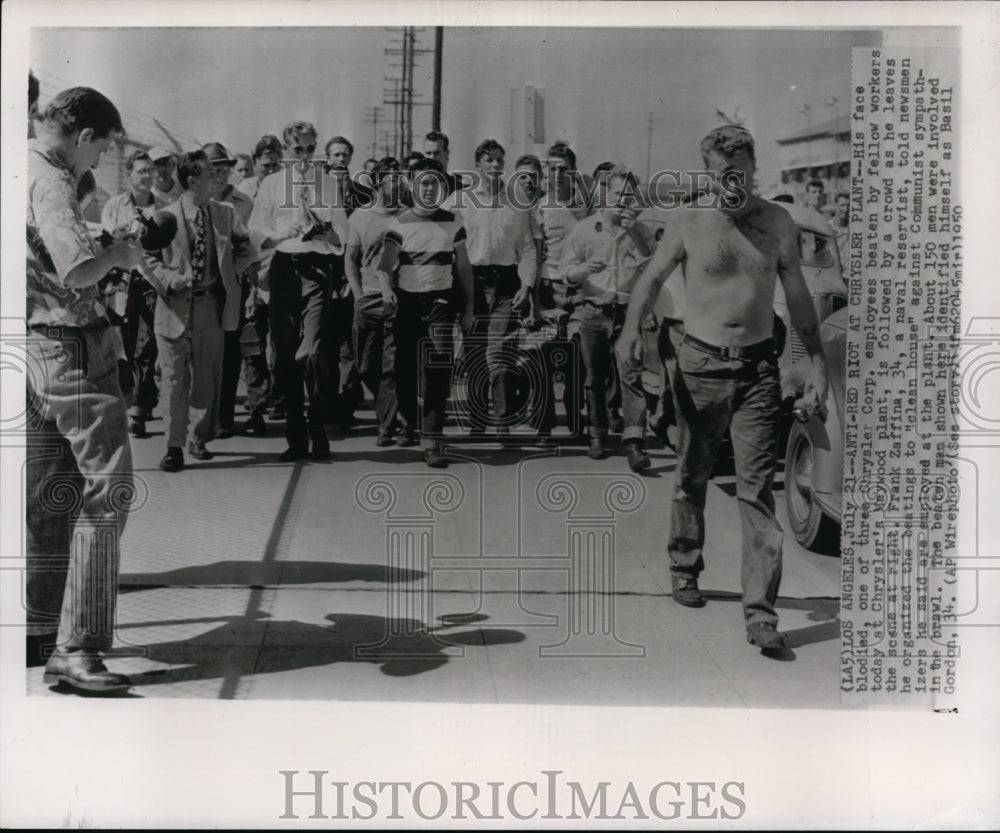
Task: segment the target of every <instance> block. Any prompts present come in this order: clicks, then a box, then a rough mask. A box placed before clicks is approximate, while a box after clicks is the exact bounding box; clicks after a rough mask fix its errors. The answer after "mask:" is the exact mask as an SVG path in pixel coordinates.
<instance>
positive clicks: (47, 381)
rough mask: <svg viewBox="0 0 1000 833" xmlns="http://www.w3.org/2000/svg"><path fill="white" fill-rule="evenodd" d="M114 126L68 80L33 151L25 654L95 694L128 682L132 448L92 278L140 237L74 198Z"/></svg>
mask: <svg viewBox="0 0 1000 833" xmlns="http://www.w3.org/2000/svg"><path fill="white" fill-rule="evenodd" d="M122 133H123V130H122V122H121V116H120V114H119V113H118V110H117V108H116V107H115V106H114V104H112V103H111V102H110V101H109V100H108V99H107V98H106V97H105V96H103V95H101V93H99V92H97V91H96V90H93V89H90V88H89V87H73V88H71V89H68V90H64V91H62V92H60V93H58V94H57V95H56V96H55V98H53V99H52V101H51V102H50V103H49V105H48V106H47V107H46V109H45V112H44V113H43V114H42V116H41V118H40V119H39V121H38V133H37V139H35V140H34V141H32V142H31V143H30V144H29V151H28V209H27V241H28V257H27V265H26V270H27V271H26V288H27V305H26V312H27V335H26V343H25V350H26V353H27V358H28V361H29V365H28V367H29V369H30V370H31V371H32V372H30V373H29V374H28V376H27V397H28V403H27V405H28V432H27V433H28V436H27V451H26V459H27V464H26V472H25V477H26V484H25V495H26V507H25V510H26V511H25V524H26V527H27V553H26V555H27V587H26V593H25V604H26V607H27V611H28V613H27V619H28V641H27V648H28V656H27V659H28V663H29V664H32V665H34V664H39V663H40V662H42V661H43V659H44V658H45V654H46V653H47V649H49V648H53V647H54V649H55V650H54V652H52V653H51V655H50V656H48V659H47V661H46V664H45V676H44V678H43V679H44V680H45V682H46V683H49V684H62V685H68V686H70V687H71V688H73V689H77V690H81V691H86V692H90V693H98V694H100V693H109V692H115V691H119V690H122V689H125V688H128V687H129V686H130V685H131V682H130V681H129V679H128V678H127V677H125V676H124V675H122V674H116V673H113V672H111V671H109V670H108V669H107V667H106V666H105V665H104V659H103V655H104V654H106V653H107V651H108V650H109V649H110V648H111V644H112V638H113V635H114V623H115V607H116V602H117V594H118V566H119V542H120V540H121V533H122V531H123V530H124V527H125V520H126V517H127V515H128V501H123V500H121V495H122V494H124V493H127V492H128V491H129V490H131V488H132V455H131V450H130V448H129V442H128V431H127V428H126V413H125V402H124V399H123V398H122V392H121V387H120V384H119V376H118V366H117V363H118V355H119V349H120V345H119V340H118V338H117V335H116V333H115V332H114V330H113V328H112V326H111V324H110V322H109V321H108V318H107V315H106V311H105V308H104V306H103V304H102V295H101V291H100V289H99V288H98V286H97V284H98V282H99V281H101V280H103V279H104V278H105V277H106V276H107V274H108V272H109V271H111V270H112V269H123V270H131V269H135V268H137V267H139V265H140V264H141V262H142V257H143V255H142V249H141V248H140V247H139V244H138V243H137V242H135V241H134V240H121V241H118V242H116V243H113V244H112V245H110V246H108V247H107V248H105V249H103V250H102V249H101V248H100V245H99V244H98V243H97V241H95V240H94V238H93V237H92V235H91V234H90V232H89V230H88V228H87V224H86V221H85V220H84V218H83V214H82V212H81V210H80V204H79V201H78V200H77V196H76V192H77V182H78V181H79V179H80V177H81V176H82V175H83V174H84V173H85V172H86V171H89V170H90V169H91V168H95V167H97V165H98V164H99V163H100V160H101V155H102V154H103V153H104V152H105V151H106V150H107V149H108V147H109V146H110V144H111V142H112V140H113V139H115V138H116V137H117V136H120V135H121V134H122ZM67 489H69V490H70V493H71V494H74V495H75V499H73V500H66V490H67ZM123 490H124V491H123ZM109 533H110V534H109ZM57 623H58V634H56V633H53V631H54V630H55V627H56V624H57Z"/></svg>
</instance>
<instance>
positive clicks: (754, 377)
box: [667, 341, 782, 624]
mask: <svg viewBox="0 0 1000 833" xmlns="http://www.w3.org/2000/svg"><path fill="white" fill-rule="evenodd" d="M671 386H672V388H673V393H674V405H675V408H676V417H677V432H678V438H677V443H678V447H677V456H678V463H677V471H676V475H675V480H674V496H673V504H672V507H671V515H670V535H669V538H668V542H667V550H668V553H669V555H670V568H671V570H674V571H676V572H681V573H690V574H692V575H695V576H697V575H698V573H700V572H701V570H702V569H704V566H705V562H704V559H703V557H702V551H703V549H704V545H705V496H706V492H707V489H708V481H709V478H710V477H711V474H712V466H713V464H714V462H715V456H716V453H717V451H718V448H719V443H720V441H721V440H722V438H723V437H724V436H725V434H726V432H727V431H729V432H730V434H731V436H732V442H733V456H734V463H735V468H736V500H737V504H738V505H739V510H740V522H741V525H742V538H743V541H742V557H743V561H742V570H741V578H742V585H743V613H744V617H745V620H746V622H747V623H748V624H749V623H751V622H771V623H776V622H777V621H778V614H777V611H776V610H775V607H774V605H775V602H776V601H777V598H778V586H779V584H780V583H781V545H782V531H781V525H780V524H779V523H778V519H777V518H776V517H775V514H774V497H773V495H772V493H771V486H772V483H773V481H774V471H775V466H776V464H777V442H778V417H779V413H780V399H781V387H780V383H779V381H778V363H777V357H776V355H771V356H769V357H765V358H760V357H758V358H757V359H755V360H743V359H728V360H724V359H721V358H717V357H715V356H713V355H710V354H709V353H706V352H703V351H701V350H699V349H697V348H695V347H693V346H692V345H691V344H690V342H688V341H682V342H681V344H680V347H679V348H678V351H677V361H676V367H675V370H674V374H673V378H672V379H671Z"/></svg>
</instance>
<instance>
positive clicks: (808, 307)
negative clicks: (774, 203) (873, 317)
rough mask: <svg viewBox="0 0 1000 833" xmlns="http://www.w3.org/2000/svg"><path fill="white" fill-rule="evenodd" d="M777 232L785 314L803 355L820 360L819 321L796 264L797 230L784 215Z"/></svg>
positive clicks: (799, 268) (797, 251) (797, 259)
mask: <svg viewBox="0 0 1000 833" xmlns="http://www.w3.org/2000/svg"><path fill="white" fill-rule="evenodd" d="M779 228H780V233H781V254H780V256H779V258H778V278H779V279H780V280H781V286H782V288H783V289H784V290H785V300H786V301H787V303H788V314H789V317H790V318H791V319H792V326H793V327H795V331H796V332H797V333H798V334H799V338H800V339H802V345H803V346H804V347H805V348H806V353H808V354H809V357H810V358H812V359H813V360H814V361H815V360H816V359H817V358H818V359H820V360H822V358H823V343H822V341H821V340H820V337H819V320H818V319H817V318H816V308H815V307H814V306H813V301H812V298H811V297H810V295H809V287H807V286H806V280H805V278H804V277H803V276H802V266H801V264H800V263H799V246H798V229H796V227H795V224H794V223H793V222H792V220H791V218H790V217H788V216H787V215H785V216H784V217H782V218H781V220H780V226H779Z"/></svg>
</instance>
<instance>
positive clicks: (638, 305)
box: [615, 217, 684, 361]
mask: <svg viewBox="0 0 1000 833" xmlns="http://www.w3.org/2000/svg"><path fill="white" fill-rule="evenodd" d="M681 220H682V218H681V217H677V218H670V219H668V220H667V222H666V224H665V225H664V230H663V238H662V239H661V240H660V242H659V244H658V245H657V247H656V251H655V252H654V253H653V257H652V258H651V259H650V261H649V263H647V264H646V268H645V269H643V270H642V274H641V275H640V276H639V280H637V281H636V283H635V286H634V287H633V288H632V294H631V296H630V298H629V302H628V311H627V312H626V313H625V323H624V325H623V326H622V332H621V336H620V337H619V338H618V343H617V346H616V348H615V349H616V352H617V353H618V358H619V360H620V361H625V360H627V358H628V357H629V356H631V355H632V351H633V349H634V345H635V342H636V341H637V340H638V338H639V326H640V325H641V324H642V322H643V321H645V319H646V316H647V315H648V314H649V312H650V310H651V309H652V307H653V303H654V301H655V300H656V298H657V296H658V295H659V294H660V292H661V291H665V292H669V290H665V289H663V283H664V281H666V279H667V278H669V277H670V274H671V273H672V272H673V271H674V269H676V268H677V265H678V264H679V263H680V262H681V261H682V260H684V237H683V234H682V233H681V228H680V222H681Z"/></svg>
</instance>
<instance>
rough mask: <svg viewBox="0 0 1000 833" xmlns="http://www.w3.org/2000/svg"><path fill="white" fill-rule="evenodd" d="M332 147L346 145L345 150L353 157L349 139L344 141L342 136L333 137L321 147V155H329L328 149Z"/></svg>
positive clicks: (352, 147)
mask: <svg viewBox="0 0 1000 833" xmlns="http://www.w3.org/2000/svg"><path fill="white" fill-rule="evenodd" d="M332 145H347V149H348V150H349V151H350V152H351V156H354V145H352V144H351V141H350V139H345V138H344V137H343V136H334V137H333V138H332V139H330V141H329V142H327V143H326V144H325V145H324V146H323V153H325V154H326V155H327V156H329V155H330V147H331V146H332Z"/></svg>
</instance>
